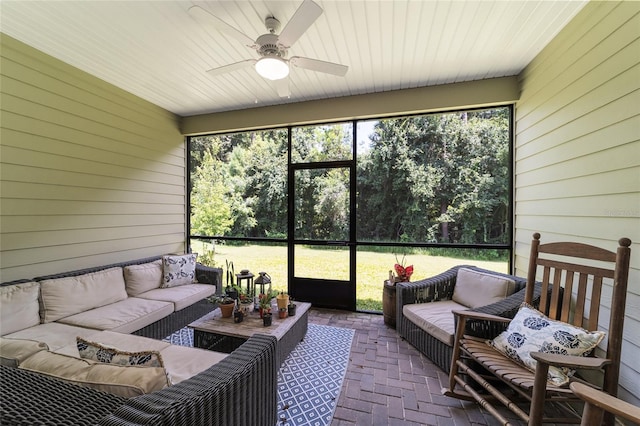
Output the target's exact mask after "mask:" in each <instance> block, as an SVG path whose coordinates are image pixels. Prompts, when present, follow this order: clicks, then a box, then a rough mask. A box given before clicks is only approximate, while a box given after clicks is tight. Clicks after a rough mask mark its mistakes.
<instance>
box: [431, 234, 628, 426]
mask: <svg viewBox="0 0 640 426" xmlns="http://www.w3.org/2000/svg"><path fill="white" fill-rule="evenodd" d="M630 245H631V241H630V240H629V239H628V238H621V239H620V240H619V247H618V249H617V253H616V252H612V251H608V250H604V249H602V248H598V247H594V246H590V245H586V244H582V243H574V242H560V243H548V244H540V234H538V233H535V234H534V235H533V241H532V243H531V256H530V259H529V271H528V275H527V287H526V294H525V302H526V303H529V304H531V300H532V296H533V290H534V284H535V281H536V276H537V272H538V269H539V268H540V269H541V276H542V288H543V291H542V298H541V300H540V305H539V308H538V309H539V311H540V312H537V311H533V312H535V314H536V315H539V314H544V315H546V316H547V317H548V319H550V321H545V320H544V317H542V316H541V315H540V317H541V318H543V320H542V321H543V322H545V327H546V324H548V323H554V324H556V325H559V326H560V327H563V326H564V325H566V326H567V328H571V325H570V324H572V325H573V326H576V327H581V328H583V329H585V330H587V331H592V332H593V331H596V330H597V327H598V318H599V313H600V312H599V311H600V309H599V308H600V299H601V297H600V296H601V293H602V286H603V279H607V280H612V281H609V282H610V283H611V282H612V285H613V295H612V299H611V309H610V313H611V314H610V319H609V330H608V331H607V333H606V338H607V339H608V340H607V348H606V353H605V354H604V357H596V356H595V355H594V354H593V353H592V354H591V356H579V355H563V354H559V353H550V352H558V351H555V350H553V349H552V350H550V352H546V351H545V352H541V351H540V352H529V354H530V357H531V358H533V359H535V360H536V361H535V363H536V366H535V373H534V372H532V371H530V370H529V369H527V368H525V367H523V365H522V364H520V363H517V362H515V361H514V360H513V359H512V358H511V357H508V356H506V355H504V353H503V352H500V351H498V350H496V349H495V348H494V347H492V346H490V345H489V344H487V341H486V340H482V339H477V338H473V337H470V336H466V335H464V330H465V323H466V321H467V320H472V319H484V320H491V321H499V322H502V323H509V322H510V321H511V319H508V318H502V317H495V316H492V315H487V314H480V313H477V312H471V311H456V312H455V314H456V316H457V319H458V322H457V327H456V337H455V341H454V347H453V355H452V362H451V370H450V373H449V387H448V388H444V389H443V390H442V391H443V394H445V395H447V396H452V397H455V398H459V399H465V400H475V401H477V402H478V403H479V404H480V405H481V406H482V407H484V408H485V409H486V410H487V411H488V412H489V413H490V414H491V415H493V416H494V417H496V419H498V420H499V421H500V422H501V423H502V424H503V425H510V424H512V423H510V422H509V420H508V419H507V418H506V417H505V416H504V415H503V414H502V413H501V412H500V411H498V409H497V408H496V407H495V406H494V405H492V404H493V403H495V402H496V401H497V402H499V403H501V404H503V405H504V406H505V407H507V408H508V409H509V410H511V411H512V412H513V413H515V414H516V415H517V416H518V417H520V418H521V419H523V420H524V421H525V422H527V423H528V425H529V426H531V425H540V424H542V423H543V422H545V423H546V422H552V423H580V418H579V415H578V414H577V413H576V411H575V410H571V409H566V410H563V411H566V414H565V413H564V412H560V414H562V416H558V417H553V418H549V417H544V414H545V413H544V409H545V408H548V407H549V403H550V402H551V403H558V404H553V405H558V407H559V408H561V409H562V408H568V407H567V406H566V405H565V404H564V403H567V402H571V401H580V399H579V398H578V397H577V395H575V394H574V393H573V391H572V390H571V388H570V387H569V386H568V384H563V385H558V384H553V382H552V381H551V380H548V373H549V368H550V367H552V369H553V367H560V368H563V367H564V368H567V369H575V370H579V371H581V372H582V371H583V370H584V371H586V370H597V371H601V375H603V380H602V386H601V389H602V390H603V391H604V392H606V393H608V394H610V395H612V396H616V395H617V390H618V375H619V372H620V352H621V346H622V328H623V324H624V315H625V314H624V311H625V300H626V293H627V280H628V275H629V258H630V251H631V250H630V248H629V247H630ZM561 287H563V288H564V291H563V292H561V291H559V289H560V288H561ZM561 294H562V296H560V295H561ZM521 309H523V308H521ZM527 312H530V311H527ZM585 315H588V318H585ZM527 320H529V321H530V322H529V323H528V324H532V323H533V322H532V320H531V319H529V318H527ZM515 322H516V321H515V319H514V323H515ZM523 324H524V323H523ZM514 325H517V324H514ZM583 331H584V330H583ZM507 333H508V331H507ZM541 334H542V333H537V335H536V334H535V333H533V334H532V335H531V336H526V335H525V336H526V338H525V339H524V340H527V339H529V340H530V341H533V340H536V339H539V338H540V336H541ZM592 334H597V333H592ZM511 336H513V334H512V335H511ZM519 336H522V334H520V335H519ZM516 337H518V336H516ZM600 338H601V337H600ZM511 342H515V346H516V347H517V345H518V344H520V342H521V340H518V339H517V338H514V339H512V340H511ZM595 344H597V342H596V343H595ZM595 344H594V345H595ZM555 349H558V347H556V348H555ZM596 351H597V349H595V350H594V351H593V352H596ZM504 352H509V349H507V351H504ZM512 356H513V353H512ZM514 358H517V356H515V357H514ZM554 371H555V370H554ZM570 380H571V381H572V382H574V381H579V382H583V383H589V382H587V381H585V380H582V379H579V378H578V374H576V375H574V376H573V377H571V379H570ZM589 381H593V379H590V380H589ZM474 382H475V383H474ZM478 385H479V386H478ZM589 385H590V386H593V387H595V385H593V384H589ZM456 386H458V387H459V388H462V389H456ZM478 389H482V393H481V391H479V390H478ZM484 391H486V392H488V394H487V393H485V392H484ZM523 407H524V408H523ZM527 407H528V412H526V411H525V410H526V409H527ZM613 421H614V418H613V415H611V414H607V415H605V421H604V423H605V424H608V425H612V424H613Z"/></svg>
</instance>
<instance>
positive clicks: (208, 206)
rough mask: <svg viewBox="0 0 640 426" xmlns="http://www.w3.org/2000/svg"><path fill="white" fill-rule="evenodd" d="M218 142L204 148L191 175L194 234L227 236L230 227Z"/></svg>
mask: <svg viewBox="0 0 640 426" xmlns="http://www.w3.org/2000/svg"><path fill="white" fill-rule="evenodd" d="M216 149H217V146H216V145H210V146H209V149H207V150H204V151H203V157H202V162H201V163H200V165H199V166H198V168H197V169H196V171H195V173H194V176H193V178H192V184H193V188H192V190H191V234H194V235H224V234H225V232H227V231H228V230H230V229H231V225H232V224H233V220H232V218H231V206H230V205H229V203H228V202H227V199H226V197H225V185H224V181H223V177H222V173H221V171H222V167H221V166H222V162H221V161H220V160H218V159H217V158H216V157H215V151H216Z"/></svg>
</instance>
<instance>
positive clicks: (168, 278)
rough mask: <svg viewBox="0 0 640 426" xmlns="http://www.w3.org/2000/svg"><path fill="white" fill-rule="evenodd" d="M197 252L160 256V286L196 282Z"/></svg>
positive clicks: (165, 286)
mask: <svg viewBox="0 0 640 426" xmlns="http://www.w3.org/2000/svg"><path fill="white" fill-rule="evenodd" d="M197 256H198V255H197V254H195V253H191V254H184V255H171V256H163V257H162V287H163V288H167V287H175V286H179V285H184V284H191V283H194V282H196V258H197Z"/></svg>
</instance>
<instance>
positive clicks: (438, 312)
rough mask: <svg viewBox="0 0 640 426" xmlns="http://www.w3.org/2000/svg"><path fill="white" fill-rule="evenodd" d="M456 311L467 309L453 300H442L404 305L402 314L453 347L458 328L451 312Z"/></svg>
mask: <svg viewBox="0 0 640 426" xmlns="http://www.w3.org/2000/svg"><path fill="white" fill-rule="evenodd" d="M454 309H457V310H465V309H467V307H466V306H463V305H461V304H459V303H457V302H454V301H453V300H442V301H440V302H429V303H416V304H410V305H404V306H403V307H402V314H403V315H404V316H405V317H407V318H408V319H409V320H410V321H411V322H412V323H414V324H415V325H417V326H418V327H420V328H421V329H423V330H424V331H425V332H427V333H428V334H430V335H432V336H433V337H435V338H436V339H438V340H440V341H441V342H442V343H445V344H447V345H449V346H453V338H454V336H455V334H456V327H455V320H454V316H453V314H452V313H451V311H452V310H454Z"/></svg>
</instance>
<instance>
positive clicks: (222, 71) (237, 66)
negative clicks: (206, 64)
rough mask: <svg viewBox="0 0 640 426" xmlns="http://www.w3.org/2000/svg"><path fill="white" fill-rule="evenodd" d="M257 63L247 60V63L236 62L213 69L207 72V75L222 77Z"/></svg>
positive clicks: (253, 60)
mask: <svg viewBox="0 0 640 426" xmlns="http://www.w3.org/2000/svg"><path fill="white" fill-rule="evenodd" d="M255 63H256V60H255V59H247V60H245V61H240V62H236V63H233V64H229V65H223V66H221V67H218V68H213V69H210V70H208V71H207V74H209V75H211V76H215V75H220V74H226V73H228V72H232V71H236V70H239V69H242V68H247V67H249V66H251V65H254V64H255Z"/></svg>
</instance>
